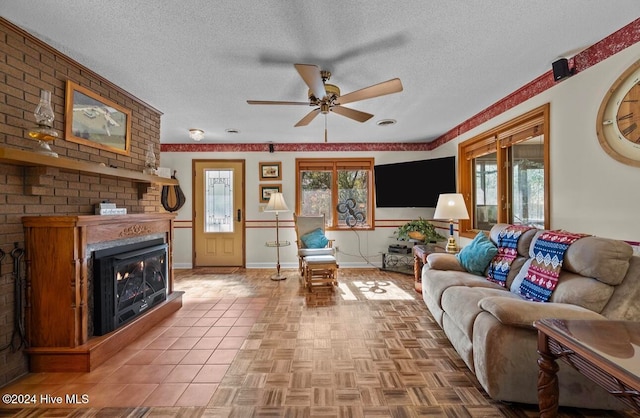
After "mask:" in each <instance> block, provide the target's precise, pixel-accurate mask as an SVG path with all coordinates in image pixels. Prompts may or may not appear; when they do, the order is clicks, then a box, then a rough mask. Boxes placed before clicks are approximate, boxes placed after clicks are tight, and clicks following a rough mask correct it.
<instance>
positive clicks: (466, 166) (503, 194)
mask: <svg viewBox="0 0 640 418" xmlns="http://www.w3.org/2000/svg"><path fill="white" fill-rule="evenodd" d="M458 155H459V159H458V178H459V179H460V184H459V187H460V189H459V191H460V193H462V195H463V196H464V199H465V202H466V204H467V208H469V209H470V210H469V217H470V219H469V220H461V221H460V223H459V228H460V235H462V236H466V237H469V238H471V237H473V236H474V235H475V233H476V232H477V231H478V230H481V231H488V230H490V229H491V227H492V226H493V225H495V224H496V223H511V224H522V225H532V226H536V227H539V228H549V224H550V222H549V104H546V105H544V106H541V107H539V108H537V109H534V110H532V111H531V112H528V113H526V114H524V115H522V116H519V117H517V118H515V119H513V120H511V121H509V122H507V123H504V124H502V125H500V126H498V127H496V128H494V129H492V130H490V131H488V132H484V133H482V134H480V135H478V136H476V137H474V138H471V139H469V140H467V141H465V142H462V143H460V144H459V145H458Z"/></svg>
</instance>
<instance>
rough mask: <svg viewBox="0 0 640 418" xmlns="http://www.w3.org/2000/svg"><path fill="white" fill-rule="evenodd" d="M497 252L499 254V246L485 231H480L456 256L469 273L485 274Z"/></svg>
mask: <svg viewBox="0 0 640 418" xmlns="http://www.w3.org/2000/svg"><path fill="white" fill-rule="evenodd" d="M496 254H498V247H496V246H495V245H494V244H493V242H491V240H490V239H489V238H487V237H486V236H485V235H484V233H482V232H478V235H476V237H475V238H474V239H473V241H471V243H470V244H469V245H467V246H466V247H464V248H463V249H462V251H460V252H459V253H458V254H456V257H457V258H458V260H459V261H460V264H461V265H462V267H464V269H465V270H467V271H468V272H469V273H473V274H477V275H478V276H483V275H484V271H485V270H486V269H487V266H489V263H490V262H491V260H492V259H493V257H495V255H496Z"/></svg>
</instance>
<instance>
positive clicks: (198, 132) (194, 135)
mask: <svg viewBox="0 0 640 418" xmlns="http://www.w3.org/2000/svg"><path fill="white" fill-rule="evenodd" d="M189 138H191V139H193V140H194V141H202V139H203V138H204V131H203V130H202V129H194V128H191V129H189Z"/></svg>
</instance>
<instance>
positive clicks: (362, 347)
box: [0, 269, 638, 418]
mask: <svg viewBox="0 0 640 418" xmlns="http://www.w3.org/2000/svg"><path fill="white" fill-rule="evenodd" d="M273 273H274V272H273V271H271V270H258V269H250V270H245V269H237V270H229V273H227V274H220V273H217V272H216V271H215V270H211V269H209V270H206V269H193V270H177V271H176V282H175V289H176V290H183V291H185V292H186V293H185V295H184V298H183V302H184V304H183V307H182V309H180V310H179V311H178V312H176V313H175V314H173V315H172V316H171V317H169V318H167V319H166V320H164V321H163V322H162V323H160V324H159V325H158V326H156V327H155V328H153V329H152V330H150V331H149V332H147V333H145V334H144V335H142V336H140V338H139V339H137V340H136V341H135V342H134V343H132V344H131V345H129V346H128V347H123V348H122V350H121V352H120V353H119V354H118V356H117V357H114V358H112V359H110V360H109V361H107V362H106V363H105V364H103V365H101V366H99V367H98V368H97V369H96V370H95V371H92V372H91V373H32V374H28V375H26V376H24V377H22V378H20V379H18V380H17V381H15V382H13V383H11V384H9V385H7V386H5V387H4V388H2V389H1V390H0V392H2V394H5V393H22V394H37V395H38V396H40V395H41V394H51V395H52V396H62V397H64V396H65V395H67V394H79V395H87V399H88V403H87V404H85V405H80V406H76V405H69V404H65V403H64V402H63V404H62V405H51V404H42V403H39V404H38V405H35V406H32V407H26V406H25V405H21V406H22V407H21V408H17V407H15V406H14V407H13V408H8V407H7V405H0V417H6V416H18V417H45V416H47V417H49V416H55V417H309V418H311V417H355V418H357V417H398V418H399V417H535V416H538V412H537V408H536V407H535V406H532V405H514V404H506V403H502V402H496V401H493V400H491V399H490V398H488V396H487V395H486V394H485V393H484V391H483V390H482V388H481V387H480V385H479V384H478V382H477V380H476V379H475V377H474V376H473V374H472V373H471V372H470V371H469V370H468V369H467V367H466V366H465V364H464V363H463V361H462V360H461V359H460V357H459V356H458V355H457V353H456V352H455V350H454V349H453V348H452V347H451V345H450V344H449V342H448V340H447V338H446V336H445V335H444V333H443V332H442V330H441V329H440V328H439V326H438V325H437V324H436V323H435V321H434V320H433V318H432V317H431V315H430V314H429V312H428V310H427V309H426V307H425V305H424V303H423V301H422V299H421V297H420V295H418V294H416V293H415V292H414V290H413V281H412V278H411V277H410V276H407V275H402V274H398V273H392V272H386V271H379V270H376V269H341V270H340V274H339V281H340V287H339V288H338V289H335V290H330V289H328V288H317V289H314V290H313V292H308V291H306V290H304V289H303V288H302V287H301V286H300V283H299V276H298V273H297V271H295V270H285V271H284V273H285V275H288V277H289V278H288V279H287V280H284V281H272V280H269V277H270V276H272V275H273ZM560 412H561V414H560V416H561V417H632V416H634V417H637V416H638V415H635V414H633V413H631V412H628V413H626V412H605V411H589V410H579V409H569V408H562V409H561V411H560Z"/></svg>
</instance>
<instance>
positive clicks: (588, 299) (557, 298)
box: [511, 238, 614, 313]
mask: <svg viewBox="0 0 640 418" xmlns="http://www.w3.org/2000/svg"><path fill="white" fill-rule="evenodd" d="M583 239H585V238H583ZM576 242H578V241H576ZM531 261H532V260H531V259H529V260H527V261H526V262H525V263H524V265H523V266H522V268H521V269H520V272H519V273H518V275H517V276H516V278H515V279H514V280H513V283H511V291H512V292H513V293H516V294H517V293H518V290H519V289H520V284H521V283H522V281H523V280H524V277H525V276H526V275H527V271H528V270H529V265H530V264H531ZM613 291H614V288H613V287H612V286H609V285H608V284H605V283H602V282H600V281H598V280H596V279H593V278H591V277H584V276H581V275H579V274H575V273H571V272H568V271H566V270H562V271H561V272H560V276H559V277H558V284H557V285H556V288H555V289H554V291H553V293H551V297H550V298H549V302H553V303H569V304H572V305H577V306H582V307H583V308H585V309H589V310H591V311H594V312H598V313H599V312H601V311H602V310H603V309H604V307H605V306H606V304H607V302H608V301H609V299H610V298H611V295H612V294H613ZM536 303H539V302H536Z"/></svg>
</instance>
